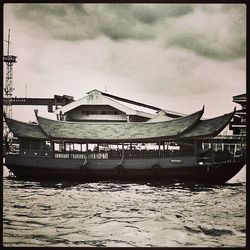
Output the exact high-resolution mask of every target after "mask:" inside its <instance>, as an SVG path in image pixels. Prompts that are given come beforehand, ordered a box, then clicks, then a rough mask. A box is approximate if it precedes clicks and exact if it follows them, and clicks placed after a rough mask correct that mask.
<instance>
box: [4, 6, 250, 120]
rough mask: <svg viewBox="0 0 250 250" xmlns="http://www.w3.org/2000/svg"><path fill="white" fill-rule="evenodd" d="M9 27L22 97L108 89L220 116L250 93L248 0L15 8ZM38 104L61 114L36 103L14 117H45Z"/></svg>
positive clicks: (7, 16) (7, 13)
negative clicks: (236, 0) (249, 81)
mask: <svg viewBox="0 0 250 250" xmlns="http://www.w3.org/2000/svg"><path fill="white" fill-rule="evenodd" d="M3 25H4V26H3V31H4V39H5V40H7V36H8V29H11V42H12V43H11V47H10V52H11V54H13V55H15V56H17V61H18V62H17V63H16V64H15V65H14V75H13V77H14V78H13V83H14V87H15V90H14V93H13V96H14V97H15V96H17V97H25V96H26V97H44V98H53V96H54V95H55V94H57V95H70V96H73V97H74V98H75V99H79V98H81V97H83V96H85V95H86V92H88V91H90V90H92V89H98V90H101V91H105V89H106V90H107V92H108V93H110V94H113V95H117V96H121V97H124V98H128V99H132V100H135V101H138V102H143V103H147V104H149V105H153V106H157V107H160V108H163V109H167V110H172V111H176V112H180V113H185V114H191V113H194V112H196V111H197V110H200V109H201V108H202V106H203V105H205V112H204V117H206V118H212V117H216V116H220V115H222V114H225V113H229V112H231V111H232V110H233V109H234V107H235V106H236V107H237V109H240V106H239V105H237V104H235V103H233V102H232V97H233V96H234V95H239V94H243V93H246V5H244V4H77V3H74V4H30V3H26V4H5V5H4V24H3ZM6 45H7V43H4V53H6V51H7V47H6ZM26 86H27V90H25V89H26ZM34 108H38V109H39V115H42V116H45V117H48V118H53V119H56V116H55V115H54V114H49V113H48V112H47V107H31V106H13V116H12V117H13V118H14V119H17V120H21V121H30V120H35V115H34V112H33V109H34Z"/></svg>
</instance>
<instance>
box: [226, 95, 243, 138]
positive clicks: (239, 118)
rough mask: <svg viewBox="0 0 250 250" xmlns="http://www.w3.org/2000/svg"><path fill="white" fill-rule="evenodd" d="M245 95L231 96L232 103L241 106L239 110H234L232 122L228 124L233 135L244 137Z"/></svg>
mask: <svg viewBox="0 0 250 250" xmlns="http://www.w3.org/2000/svg"><path fill="white" fill-rule="evenodd" d="M246 99H247V98H246V94H241V95H236V96H233V102H235V103H237V104H239V105H241V109H239V110H236V112H235V115H234V117H233V120H232V121H231V122H230V129H231V130H232V131H233V134H234V135H242V136H243V137H245V136H246V114H247V105H246Z"/></svg>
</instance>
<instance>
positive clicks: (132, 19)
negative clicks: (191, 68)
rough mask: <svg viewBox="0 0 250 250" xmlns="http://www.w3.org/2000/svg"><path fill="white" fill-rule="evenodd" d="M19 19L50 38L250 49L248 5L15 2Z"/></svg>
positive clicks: (202, 51)
mask: <svg viewBox="0 0 250 250" xmlns="http://www.w3.org/2000/svg"><path fill="white" fill-rule="evenodd" d="M13 6H14V11H15V14H16V17H17V18H18V19H19V20H22V21H25V22H27V23H29V25H31V27H33V29H39V30H40V31H41V32H42V34H43V35H48V36H49V37H50V38H51V39H59V40H66V41H80V40H84V39H96V38H98V37H100V36H105V37H108V38H109V39H111V40H113V41H116V42H117V41H123V40H139V41H143V40H154V39H156V40H160V41H161V42H162V46H163V45H164V46H165V48H168V47H179V48H184V49H186V50H190V51H192V52H193V53H196V54H198V55H200V56H203V57H208V58H213V59H215V60H231V59H237V58H240V57H244V56H245V53H246V6H245V5H243V4H226V5H221V4H15V5H13Z"/></svg>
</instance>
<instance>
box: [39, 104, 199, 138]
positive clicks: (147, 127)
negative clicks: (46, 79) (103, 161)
mask: <svg viewBox="0 0 250 250" xmlns="http://www.w3.org/2000/svg"><path fill="white" fill-rule="evenodd" d="M203 112H204V109H202V110H200V111H198V112H196V113H193V114H191V115H189V116H185V117H181V118H177V119H174V120H171V121H165V122H156V123H142V122H131V123H110V122H109V123H86V122H65V121H55V120H50V119H47V118H43V117H37V120H38V123H39V124H40V126H41V128H42V129H43V130H44V132H45V133H46V134H47V135H49V136H50V137H52V138H54V139H65V140H70V139H72V140H86V141H92V142H94V141H117V142H118V141H136V140H137V141H138V140H142V141H143V140H151V139H152V140H153V139H161V138H162V139H163V138H176V137H178V136H180V135H181V134H183V133H185V132H186V131H187V130H188V129H190V128H191V127H192V126H193V125H194V124H196V123H197V122H198V121H199V120H200V118H201V116H202V114H203Z"/></svg>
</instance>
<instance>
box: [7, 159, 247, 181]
mask: <svg viewBox="0 0 250 250" xmlns="http://www.w3.org/2000/svg"><path fill="white" fill-rule="evenodd" d="M244 165H245V161H243V160H239V161H234V162H220V163H214V164H202V165H199V164H197V163H196V160H195V158H192V157H189V158H183V159H180V158H179V159H178V161H176V160H175V159H164V158H163V159H133V160H132V159H127V160H124V161H122V162H121V161H120V160H89V161H88V162H87V163H86V162H84V161H83V160H79V159H51V158H38V157H37V158H32V157H23V156H18V155H7V156H6V160H5V166H6V167H7V168H8V169H9V170H11V171H12V172H13V173H14V174H15V176H16V178H19V179H26V180H70V181H71V180H77V181H96V180H131V181H134V180H145V181H151V180H163V181H169V182H197V183H225V182H226V181H228V180H230V179H231V178H232V177H233V176H235V175H236V174H237V173H238V172H239V171H240V170H241V169H242V167H243V166H244Z"/></svg>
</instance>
